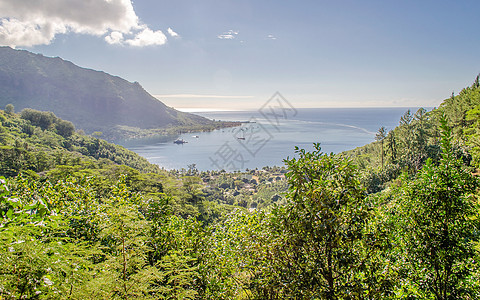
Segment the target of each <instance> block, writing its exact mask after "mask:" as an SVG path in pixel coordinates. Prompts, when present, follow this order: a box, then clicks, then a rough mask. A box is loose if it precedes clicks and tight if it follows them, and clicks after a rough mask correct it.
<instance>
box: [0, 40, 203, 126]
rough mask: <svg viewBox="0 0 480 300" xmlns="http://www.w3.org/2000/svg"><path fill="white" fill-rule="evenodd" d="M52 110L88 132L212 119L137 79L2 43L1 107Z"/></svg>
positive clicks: (183, 123)
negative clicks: (173, 104)
mask: <svg viewBox="0 0 480 300" xmlns="http://www.w3.org/2000/svg"><path fill="white" fill-rule="evenodd" d="M9 103H11V104H13V105H14V106H15V109H16V110H17V111H19V110H21V109H24V108H27V107H28V108H34V109H38V110H44V111H52V112H54V113H55V114H56V115H57V116H59V117H60V118H62V119H66V120H69V121H72V122H73V123H74V124H75V125H76V127H77V128H80V129H83V130H85V131H86V132H88V133H91V132H94V131H103V132H108V131H111V130H113V129H114V128H115V127H117V126H128V127H135V128H140V129H153V128H162V127H167V126H182V125H209V124H210V123H213V122H212V121H210V120H208V119H206V118H203V117H199V116H196V115H192V114H187V113H183V112H179V111H177V110H175V109H173V108H170V107H167V106H166V105H165V104H163V103H162V102H160V101H159V100H157V99H156V98H154V97H153V96H151V95H150V94H149V93H148V92H146V91H145V90H144V89H143V88H142V87H141V85H140V84H139V83H137V82H135V83H131V82H128V81H126V80H124V79H122V78H120V77H116V76H112V75H109V74H107V73H104V72H100V71H94V70H90V69H85V68H81V67H78V66H76V65H74V64H73V63H71V62H69V61H65V60H63V59H61V58H58V57H57V58H49V57H45V56H43V55H41V54H34V53H31V52H28V51H24V50H14V49H11V48H9V47H0V107H2V108H3V107H5V105H7V104H9Z"/></svg>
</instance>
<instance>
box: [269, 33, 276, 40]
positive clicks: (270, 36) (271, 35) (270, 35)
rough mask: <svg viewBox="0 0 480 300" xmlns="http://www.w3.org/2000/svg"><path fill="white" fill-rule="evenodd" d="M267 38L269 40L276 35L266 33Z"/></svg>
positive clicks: (273, 38)
mask: <svg viewBox="0 0 480 300" xmlns="http://www.w3.org/2000/svg"><path fill="white" fill-rule="evenodd" d="M267 39H269V40H276V39H277V37H275V36H274V35H273V34H269V35H267Z"/></svg>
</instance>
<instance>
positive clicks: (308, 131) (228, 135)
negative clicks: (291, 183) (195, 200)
mask: <svg viewBox="0 0 480 300" xmlns="http://www.w3.org/2000/svg"><path fill="white" fill-rule="evenodd" d="M408 109H410V110H411V111H412V113H415V112H416V110H417V109H418V108H404V107H402V108H314V109H307V108H304V109H293V108H287V109H278V108H277V109H274V108H271V109H269V110H268V111H267V110H265V109H264V110H262V111H211V112H198V113H196V114H198V115H201V116H204V117H206V118H209V119H214V120H223V121H242V122H245V123H243V124H242V126H239V127H234V128H225V129H220V130H215V131H211V132H198V133H185V134H180V135H179V136H178V137H175V139H172V140H165V139H164V138H147V139H139V140H130V141H125V142H123V143H121V144H122V145H123V146H125V147H126V148H127V149H130V150H132V151H134V152H136V153H138V154H139V155H141V156H143V157H145V158H146V159H147V160H148V161H149V162H151V163H153V164H158V165H159V166H160V167H162V168H165V169H167V170H171V169H178V170H180V169H182V168H184V169H188V168H189V167H191V166H193V165H195V167H196V168H197V169H198V170H201V171H205V170H221V169H224V170H226V171H235V170H242V171H244V170H245V169H255V168H258V169H261V168H262V167H265V166H283V165H284V163H283V160H284V159H285V158H287V157H293V156H294V153H295V151H294V150H295V146H298V147H299V148H303V149H306V150H311V149H313V143H320V145H321V147H322V151H323V152H325V153H330V152H333V153H339V152H342V151H345V150H350V149H354V148H356V147H359V146H363V145H365V144H368V143H371V142H373V141H374V140H375V134H376V132H377V130H378V129H379V128H380V127H381V126H385V127H386V128H387V130H391V129H393V128H394V127H396V126H397V125H398V123H399V120H400V117H401V116H402V115H403V114H404V113H405V112H406V111H407V110H408ZM247 122H248V123H247ZM176 139H180V140H184V141H185V142H186V143H183V144H181V143H180V144H176V143H174V140H176Z"/></svg>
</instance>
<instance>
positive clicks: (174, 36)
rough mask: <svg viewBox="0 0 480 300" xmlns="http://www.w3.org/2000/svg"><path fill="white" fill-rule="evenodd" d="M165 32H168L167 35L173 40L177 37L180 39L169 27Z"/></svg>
mask: <svg viewBox="0 0 480 300" xmlns="http://www.w3.org/2000/svg"><path fill="white" fill-rule="evenodd" d="M167 32H168V34H169V35H170V36H171V37H173V38H179V37H180V36H179V35H178V33H176V32H175V31H173V29H172V28H170V27H168V29H167Z"/></svg>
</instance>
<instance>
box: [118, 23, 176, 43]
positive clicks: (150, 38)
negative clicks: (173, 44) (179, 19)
mask: <svg viewBox="0 0 480 300" xmlns="http://www.w3.org/2000/svg"><path fill="white" fill-rule="evenodd" d="M166 42H167V37H166V36H165V34H163V32H161V31H160V30H158V31H153V30H151V29H150V28H146V27H145V28H144V29H143V30H142V31H141V32H139V33H138V34H137V35H136V36H135V38H133V39H129V40H125V43H127V44H129V45H130V46H136V47H143V46H152V45H163V44H165V43H166Z"/></svg>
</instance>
